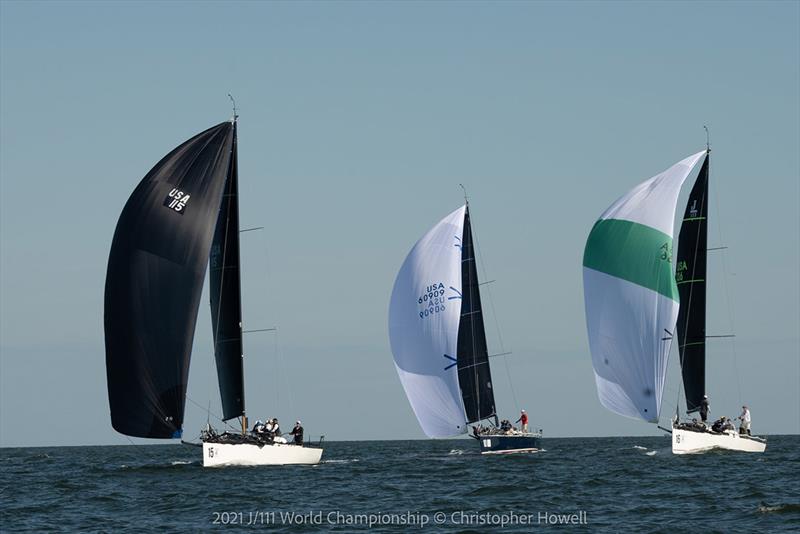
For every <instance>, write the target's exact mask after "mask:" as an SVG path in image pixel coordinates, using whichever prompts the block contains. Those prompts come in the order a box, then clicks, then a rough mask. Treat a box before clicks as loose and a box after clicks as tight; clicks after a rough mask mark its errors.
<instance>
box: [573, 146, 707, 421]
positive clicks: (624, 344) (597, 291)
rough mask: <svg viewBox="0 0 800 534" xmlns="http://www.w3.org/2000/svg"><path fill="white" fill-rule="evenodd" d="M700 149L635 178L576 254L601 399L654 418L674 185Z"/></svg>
mask: <svg viewBox="0 0 800 534" xmlns="http://www.w3.org/2000/svg"><path fill="white" fill-rule="evenodd" d="M704 154H705V152H700V153H697V154H694V155H692V156H690V157H688V158H686V159H684V160H682V161H680V162H678V163H676V164H675V165H673V166H672V167H670V168H669V169H667V170H666V171H664V172H662V173H661V174H658V175H656V176H654V177H653V178H650V179H649V180H647V181H645V182H643V183H641V184H639V185H638V186H636V187H635V188H633V189H632V190H631V191H629V192H628V193H626V194H625V195H623V196H622V197H620V198H619V199H618V200H617V201H616V202H614V203H613V204H612V205H611V206H610V207H609V208H608V209H607V210H606V211H605V212H604V213H603V214H602V215H601V216H600V219H599V220H598V221H597V222H596V223H595V225H594V227H593V228H592V230H591V232H590V234H589V237H588V239H587V243H586V248H585V251H584V258H583V285H584V302H585V309H586V326H587V332H588V335H589V348H590V351H591V355H592V365H593V367H594V371H595V382H596V384H597V392H598V396H599V398H600V402H601V403H602V404H603V406H605V407H606V408H607V409H609V410H610V411H612V412H615V413H617V414H620V415H624V416H627V417H632V418H637V419H644V420H645V421H650V422H656V421H658V417H659V415H660V410H661V398H662V395H663V390H664V381H665V379H666V370H667V361H668V357H669V349H670V344H671V338H672V336H671V335H667V336H665V333H669V332H674V327H675V323H676V319H677V315H678V309H679V293H678V286H677V284H676V281H675V277H674V271H673V267H672V239H673V238H672V236H673V226H674V220H675V209H676V206H677V201H678V194H679V192H680V188H681V185H682V184H683V182H684V181H685V180H686V178H687V176H688V175H689V174H690V172H691V171H692V169H694V168H695V166H696V165H697V163H698V162H699V161H700V159H701V158H702V157H703V155H704Z"/></svg>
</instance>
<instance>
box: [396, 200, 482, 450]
mask: <svg viewBox="0 0 800 534" xmlns="http://www.w3.org/2000/svg"><path fill="white" fill-rule="evenodd" d="M478 286H479V284H478V277H477V272H476V268H475V255H474V249H473V244H472V232H471V229H470V222H469V211H468V209H467V206H462V207H461V208H459V209H457V210H456V211H454V212H453V213H451V214H450V215H448V216H447V217H445V218H444V219H442V220H441V221H440V222H439V223H438V224H437V225H436V226H434V227H433V228H432V229H431V230H429V231H428V233H426V234H425V235H424V236H422V238H421V239H420V240H419V241H418V242H417V243H416V245H414V248H412V249H411V252H409V254H408V256H407V257H406V259H405V261H404V262H403V266H402V267H401V268H400V272H399V273H398V274H397V279H396V280H395V283H394V289H393V290H392V297H391V302H390V305H389V340H390V343H391V346H392V353H393V354H394V362H395V367H396V368H397V373H398V375H399V376H400V382H401V383H402V384H403V388H404V389H405V392H406V396H407V397H408V400H409V402H410V403H411V407H412V408H413V410H414V413H415V414H416V416H417V419H418V420H419V423H420V425H421V426H422V430H423V431H424V432H425V434H426V435H428V436H429V437H432V438H441V437H448V436H455V435H458V434H463V433H464V432H466V430H467V423H468V422H470V423H471V422H474V421H478V420H481V419H485V418H487V417H491V416H492V415H494V413H495V407H494V393H493V391H492V383H491V373H490V371H489V356H488V353H487V349H486V334H485V332H484V326H483V317H482V311H481V301H480V293H479V287H478Z"/></svg>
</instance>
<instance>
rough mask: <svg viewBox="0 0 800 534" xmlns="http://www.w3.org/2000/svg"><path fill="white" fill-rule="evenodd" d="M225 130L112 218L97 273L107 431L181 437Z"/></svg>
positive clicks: (169, 163)
mask: <svg viewBox="0 0 800 534" xmlns="http://www.w3.org/2000/svg"><path fill="white" fill-rule="evenodd" d="M233 137H234V136H233V128H232V126H231V124H230V123H228V122H225V123H222V124H219V125H217V126H214V127H212V128H209V129H208V130H206V131H204V132H201V133H200V134H198V135H196V136H194V137H192V138H191V139H189V140H188V141H186V142H184V143H183V144H181V145H180V146H178V147H177V148H175V149H174V150H173V151H172V152H170V153H169V154H167V155H166V156H165V157H164V158H162V159H161V161H160V162H159V163H157V164H156V165H155V166H154V167H153V168H152V169H151V170H150V172H148V173H147V175H146V176H145V177H144V178H143V179H142V181H141V182H140V183H139V185H138V186H137V187H136V189H135V190H134V192H133V193H132V194H131V196H130V198H129V199H128V201H127V203H126V204H125V207H124V209H123V211H122V214H121V215H120V218H119V221H118V222H117V227H116V230H115V232H114V238H113V241H112V245H111V252H110V254H109V260H108V270H107V273H106V285H105V300H104V324H105V345H106V376H107V383H108V398H109V406H110V409H111V422H112V426H113V427H114V429H115V430H117V431H118V432H120V433H123V434H126V435H129V436H136V437H144V438H174V437H180V435H181V432H182V428H183V417H184V408H185V400H186V387H187V380H188V374H189V360H190V356H191V349H192V341H193V337H194V331H195V323H196V320H197V312H198V308H199V305H200V295H201V292H202V286H203V279H204V277H205V271H206V265H207V263H208V257H209V250H210V247H211V240H212V236H213V233H214V227H215V224H216V220H217V213H218V210H219V206H220V201H221V198H222V194H223V190H224V187H225V183H226V178H227V173H228V169H229V166H230V159H231V148H232V144H233Z"/></svg>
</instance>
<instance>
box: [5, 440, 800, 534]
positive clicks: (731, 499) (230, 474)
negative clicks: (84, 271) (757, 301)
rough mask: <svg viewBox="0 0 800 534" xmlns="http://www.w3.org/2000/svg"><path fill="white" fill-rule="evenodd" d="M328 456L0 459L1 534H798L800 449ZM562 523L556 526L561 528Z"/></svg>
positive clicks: (424, 446) (616, 448) (640, 444)
mask: <svg viewBox="0 0 800 534" xmlns="http://www.w3.org/2000/svg"><path fill="white" fill-rule="evenodd" d="M543 446H544V448H545V450H544V451H543V452H539V453H535V454H526V455H509V456H481V455H480V454H478V453H477V450H476V448H477V444H476V443H474V442H473V441H472V440H468V441H467V440H444V441H367V442H334V443H327V444H326V448H325V454H324V456H323V463H322V464H321V465H318V466H314V467H311V466H293V467H228V468H221V469H204V468H203V467H202V464H201V459H200V453H201V450H200V449H198V448H194V447H188V446H185V445H159V446H144V445H140V446H136V445H130V446H110V447H52V448H4V449H0V529H2V530H3V531H9V532H11V531H34V532H43V531H81V532H90V531H103V532H111V531H114V532H147V531H153V532H156V531H157V532H181V531H189V532H198V531H215V530H219V531H225V532H240V531H247V532H252V531H256V530H271V531H278V532H326V531H336V532H358V531H370V532H413V531H417V530H418V531H441V532H487V531H493V530H497V531H503V532H532V531H537V530H542V529H545V530H548V529H549V530H556V531H559V530H561V531H564V532H575V531H578V532H581V531H585V532H601V531H606V532H621V531H625V532H631V531H640V532H669V533H673V532H715V531H716V532H734V531H737V532H781V531H794V532H798V531H800V436H772V437H770V438H769V442H768V446H767V452H766V453H765V454H742V453H739V454H735V453H725V452H711V453H706V454H702V455H694V456H675V455H673V454H671V452H670V448H669V447H670V442H669V440H668V439H667V438H659V437H648V438H641V437H626V438H585V439H584V438H572V439H555V438H554V439H547V438H546V437H545V440H544V442H543ZM559 522H561V523H559Z"/></svg>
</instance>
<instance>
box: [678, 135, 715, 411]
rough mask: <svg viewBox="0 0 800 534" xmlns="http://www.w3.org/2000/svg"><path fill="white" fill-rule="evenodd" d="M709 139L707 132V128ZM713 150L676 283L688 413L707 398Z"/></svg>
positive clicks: (694, 198) (696, 194)
mask: <svg viewBox="0 0 800 534" xmlns="http://www.w3.org/2000/svg"><path fill="white" fill-rule="evenodd" d="M704 128H706V127H705V126H704ZM706 136H708V128H706ZM710 154H711V148H710V144H709V142H708V137H706V157H705V161H703V166H702V167H701V168H700V172H699V174H698V175H697V179H696V180H695V183H694V186H693V187H692V191H691V193H690V194H689V199H688V201H687V202H686V210H685V212H684V215H683V221H682V222H681V229H680V233H679V234H678V253H677V256H676V260H677V263H676V266H675V281H676V283H677V285H678V293H679V295H680V302H681V307H680V309H679V311H678V322H677V334H678V352H679V355H680V363H681V375H682V378H683V386H684V390H685V393H686V413H693V412H696V411H697V410H699V409H700V402H701V401H702V400H703V395H705V372H706V272H707V268H706V267H707V255H708V171H709V165H710V158H711V155H710Z"/></svg>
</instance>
